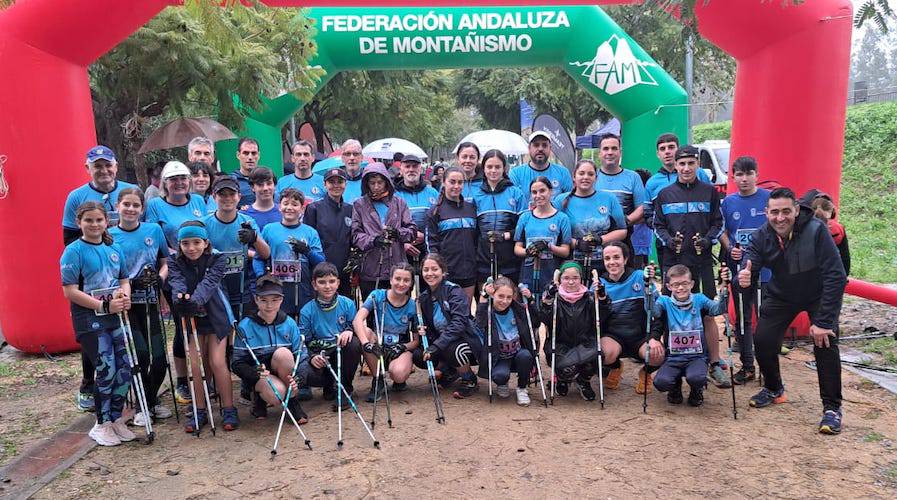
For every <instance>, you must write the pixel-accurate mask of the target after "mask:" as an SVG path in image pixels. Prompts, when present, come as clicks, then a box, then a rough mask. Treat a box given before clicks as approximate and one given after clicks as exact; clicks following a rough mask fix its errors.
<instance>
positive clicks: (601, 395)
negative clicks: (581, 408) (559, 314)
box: [592, 269, 648, 410]
mask: <svg viewBox="0 0 897 500" xmlns="http://www.w3.org/2000/svg"><path fill="white" fill-rule="evenodd" d="M599 283H600V281H599V278H598V271H596V270H594V269H592V286H593V287H594V288H595V290H594V291H593V292H592V293H593V294H594V296H595V298H594V301H595V341H596V343H597V344H598V394H599V402H600V403H601V409H602V410H603V409H604V353H603V352H602V351H601V314H600V308H599V302H600V299H599V298H598V284H599ZM646 366H647V364H646ZM647 376H648V371H647V369H646V370H645V382H647V381H648V378H647ZM645 392H646V393H647V392H648V391H647V388H645Z"/></svg>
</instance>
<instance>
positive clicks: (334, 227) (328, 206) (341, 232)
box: [302, 168, 352, 297]
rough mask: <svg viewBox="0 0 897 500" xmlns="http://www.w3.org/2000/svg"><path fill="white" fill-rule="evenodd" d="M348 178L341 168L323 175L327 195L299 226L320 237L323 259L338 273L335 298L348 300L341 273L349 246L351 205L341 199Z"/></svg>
mask: <svg viewBox="0 0 897 500" xmlns="http://www.w3.org/2000/svg"><path fill="white" fill-rule="evenodd" d="M347 179H348V176H347V175H346V172H345V171H344V170H343V169H341V168H331V169H329V170H327V171H326V172H324V188H325V189H326V190H327V195H326V196H324V197H323V198H321V199H320V200H318V201H316V202H314V203H312V204H311V205H309V206H308V208H306V209H305V216H304V217H303V219H302V222H304V223H306V224H308V225H309V226H311V227H313V228H315V230H316V231H317V232H318V236H320V237H321V244H322V246H323V247H324V256H325V257H326V258H327V262H330V263H331V264H333V265H334V266H336V268H337V269H338V270H339V272H340V275H339V280H340V285H339V294H340V295H345V296H346V297H352V291H351V284H350V279H349V278H350V276H349V275H348V274H347V273H346V272H345V268H346V263H347V262H348V261H349V249H350V247H351V246H352V204H351V203H348V202H346V201H345V200H344V199H343V194H344V193H345V191H346V182H347Z"/></svg>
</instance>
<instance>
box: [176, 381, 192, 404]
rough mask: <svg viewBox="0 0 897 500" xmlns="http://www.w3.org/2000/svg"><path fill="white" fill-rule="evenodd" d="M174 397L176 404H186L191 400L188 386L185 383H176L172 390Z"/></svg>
mask: <svg viewBox="0 0 897 500" xmlns="http://www.w3.org/2000/svg"><path fill="white" fill-rule="evenodd" d="M174 397H175V399H177V401H178V404H182V405H188V404H190V402H191V401H193V396H191V395H190V388H189V387H187V384H178V386H177V388H176V389H175V390H174Z"/></svg>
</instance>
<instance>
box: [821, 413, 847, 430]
mask: <svg viewBox="0 0 897 500" xmlns="http://www.w3.org/2000/svg"><path fill="white" fill-rule="evenodd" d="M841 417H842V414H841V410H840V409H837V410H825V413H823V414H822V420H821V421H820V422H819V433H820V434H840V433H841Z"/></svg>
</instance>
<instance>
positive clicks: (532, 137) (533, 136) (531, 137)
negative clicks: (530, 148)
mask: <svg viewBox="0 0 897 500" xmlns="http://www.w3.org/2000/svg"><path fill="white" fill-rule="evenodd" d="M536 137H544V138H546V139H548V142H551V136H550V135H548V132H545V131H544V130H536V131H534V132H533V133H532V134H530V135H529V139H528V140H527V141H526V142H527V143H530V142H533V141H534V140H535V139H536Z"/></svg>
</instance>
